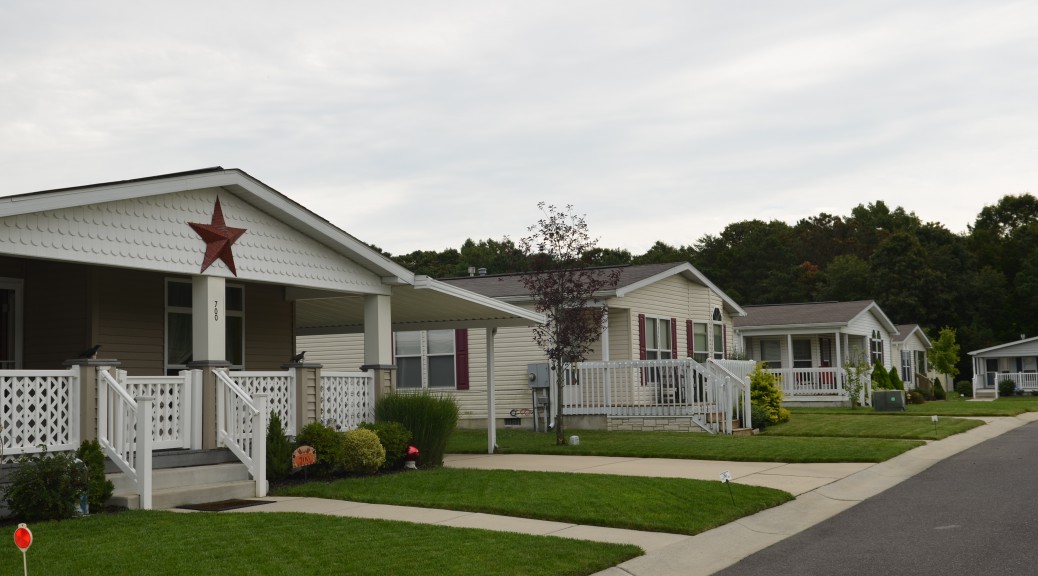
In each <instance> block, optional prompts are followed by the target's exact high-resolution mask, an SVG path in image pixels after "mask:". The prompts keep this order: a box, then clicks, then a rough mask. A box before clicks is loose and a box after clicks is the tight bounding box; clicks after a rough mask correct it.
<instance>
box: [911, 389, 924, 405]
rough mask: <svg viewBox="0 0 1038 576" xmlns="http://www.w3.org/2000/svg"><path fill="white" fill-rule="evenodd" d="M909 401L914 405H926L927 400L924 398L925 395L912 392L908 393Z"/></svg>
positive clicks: (916, 391) (915, 391)
mask: <svg viewBox="0 0 1038 576" xmlns="http://www.w3.org/2000/svg"><path fill="white" fill-rule="evenodd" d="M908 400H909V401H910V402H911V403H912V404H926V398H924V397H923V393H922V392H920V391H918V390H912V391H911V392H909V393H908Z"/></svg>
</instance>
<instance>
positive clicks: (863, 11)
mask: <svg viewBox="0 0 1038 576" xmlns="http://www.w3.org/2000/svg"><path fill="white" fill-rule="evenodd" d="M1036 40H1038V2H1034V1H1033V0H1031V1H1022V2H1011V1H996V0H976V1H974V0H939V1H912V0H896V1H886V0H867V1H855V0H847V1H842V2H832V1H831V0H817V1H816V0H803V1H779V0H746V1H735V0H732V1H714V2H705V1H694V0H674V1H663V0H661V1H653V0H638V1H634V0H631V1H626V2H607V1H604V0H597V1H572V0H551V1H536V0H524V1H510V0H501V1H487V0H477V1H472V2H449V1H429V0H425V1H399V2H394V1H389V2H360V1H356V2H355V1H345V0H339V1H333V2H305V1H303V2H284V1H279V2H268V1H265V0H251V1H247V2H246V1H242V2H213V1H211V0H206V1H183V0H181V1H178V2H161V3H160V2H142V1H139V0H136V1H127V2H114V1H112V2H106V1H98V2H80V1H71V0H69V1H48V2H39V1H29V0H2V1H0V195H6V194H16V193H23V192H33V191H38V190H46V189H51V188H58V187H65V186H76V185H82V184H92V183H97V182H107V181H113V180H123V179H129V178H137V177H144V176H152V175H157V174H164V173H169V172H177V171H183V170H191V169H196V168H203V167H209V166H217V165H219V166H223V167H225V168H240V169H242V170H245V171H246V172H248V173H250V174H252V175H253V176H254V177H256V178H258V179H260V180H262V181H263V182H265V183H266V184H268V185H270V186H272V187H274V188H276V189H277V190H279V191H281V192H282V193H284V194H286V195H288V196H290V197H292V198H293V199H295V200H296V201H298V202H299V203H301V204H303V205H304V206H306V207H308V208H310V209H311V210H313V211H315V212H317V213H318V214H320V215H322V216H324V217H326V218H327V219H329V220H331V221H332V222H333V223H334V224H336V225H338V226H339V227H341V228H343V229H345V230H346V231H348V232H350V233H351V234H353V235H354V236H356V237H358V238H360V239H361V240H363V241H365V242H370V243H374V244H376V245H378V246H380V247H381V248H383V249H385V250H388V251H390V252H392V253H394V254H400V253H405V252H410V251H412V250H417V249H429V250H442V249H444V248H448V247H458V246H460V244H461V243H462V242H463V241H464V240H465V239H466V238H473V239H477V240H478V239H485V238H494V239H500V238H502V237H503V236H510V237H512V238H516V239H517V238H519V237H521V236H523V235H524V234H525V233H526V227H527V226H529V225H530V224H532V223H534V222H535V221H536V220H537V218H538V217H539V216H540V213H539V212H538V211H537V207H536V204H537V202H538V201H542V200H543V201H546V202H548V203H553V204H556V205H560V206H563V205H567V204H572V205H573V206H574V208H575V210H576V211H577V212H578V213H581V214H586V216H587V221H588V224H589V225H590V227H591V231H592V234H593V235H595V236H598V237H599V238H600V244H601V245H602V246H605V247H620V248H626V249H628V250H631V251H632V252H634V253H636V254H637V253H641V252H643V251H645V250H646V249H647V248H648V247H649V246H651V245H652V243H653V242H654V241H656V240H662V241H664V242H667V243H670V244H674V245H679V244H691V243H693V242H695V241H696V240H697V239H699V238H700V237H701V236H702V235H704V234H717V233H719V232H720V231H721V230H722V229H723V228H724V227H725V225H727V224H729V223H731V222H735V221H739V220H748V219H754V218H756V219H762V220H771V219H779V220H784V221H787V222H790V223H794V222H796V220H798V219H800V218H803V217H807V216H811V215H815V214H818V213H819V212H829V213H832V214H839V215H847V214H849V213H850V210H851V208H853V207H854V206H856V205H858V204H863V203H865V204H867V203H870V202H875V201H876V200H883V201H885V202H887V203H888V204H889V205H891V206H903V207H904V208H905V209H906V210H909V211H913V212H915V213H916V214H917V215H919V217H920V218H922V219H923V220H924V221H936V222H940V223H942V224H944V225H945V226H946V227H947V228H949V229H950V230H953V231H957V232H961V231H965V230H966V226H967V224H969V223H971V222H972V221H973V219H974V218H975V217H976V215H977V213H978V212H979V211H980V209H981V208H983V207H984V206H985V205H990V204H993V203H995V202H996V201H997V200H998V199H999V198H1000V197H1002V196H1004V195H1007V194H1021V193H1024V192H1030V193H1035V192H1036V190H1035V188H1036V186H1035V182H1036V179H1038V161H1036V152H1038V150H1036V148H1038V146H1036V143H1038V42H1036Z"/></svg>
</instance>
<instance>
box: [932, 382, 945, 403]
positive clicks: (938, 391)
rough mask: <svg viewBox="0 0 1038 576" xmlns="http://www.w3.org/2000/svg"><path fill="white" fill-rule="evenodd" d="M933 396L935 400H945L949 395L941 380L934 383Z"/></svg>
mask: <svg viewBox="0 0 1038 576" xmlns="http://www.w3.org/2000/svg"><path fill="white" fill-rule="evenodd" d="M933 397H934V399H935V400H944V399H945V398H947V397H948V395H947V394H945V392H944V386H941V381H940V380H938V381H936V382H934V383H933Z"/></svg>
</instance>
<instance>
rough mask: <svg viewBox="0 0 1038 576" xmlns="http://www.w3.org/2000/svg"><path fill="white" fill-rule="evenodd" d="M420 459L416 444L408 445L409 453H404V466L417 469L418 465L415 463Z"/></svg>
mask: <svg viewBox="0 0 1038 576" xmlns="http://www.w3.org/2000/svg"><path fill="white" fill-rule="evenodd" d="M417 459H418V449H417V448H415V447H414V446H408V447H407V453H406V454H405V455H404V468H408V469H410V470H417V469H418V467H417V466H416V465H415V460H417Z"/></svg>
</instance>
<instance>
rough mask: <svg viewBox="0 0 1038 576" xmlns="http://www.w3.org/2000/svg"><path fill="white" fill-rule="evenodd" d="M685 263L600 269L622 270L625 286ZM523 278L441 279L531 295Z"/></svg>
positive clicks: (483, 290) (501, 293) (487, 291)
mask: <svg viewBox="0 0 1038 576" xmlns="http://www.w3.org/2000/svg"><path fill="white" fill-rule="evenodd" d="M684 264H685V263H684V262H666V263H663V264H640V265H628V266H603V267H601V268H598V270H601V271H602V273H603V274H608V273H609V272H611V271H613V270H620V282H619V283H618V284H617V285H616V287H617V288H624V287H626V286H630V285H632V284H636V283H638V282H641V281H642V280H645V279H646V278H651V277H653V276H655V275H657V274H660V273H662V272H666V271H667V270H672V269H674V268H676V267H678V266H682V265H684ZM521 278H522V275H521V274H489V275H487V276H462V277H460V278H443V279H441V281H442V282H446V283H447V284H452V285H454V286H457V287H459V288H464V289H465V290H470V291H472V292H475V293H477V294H482V295H484V296H489V297H491V298H509V297H512V298H521V297H525V296H529V295H530V292H529V290H527V289H526V287H525V286H523V283H522V280H521Z"/></svg>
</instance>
